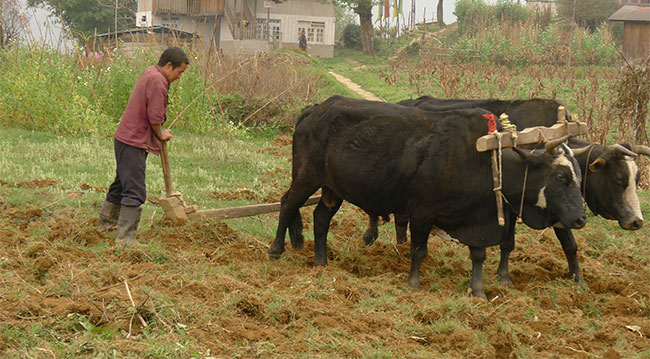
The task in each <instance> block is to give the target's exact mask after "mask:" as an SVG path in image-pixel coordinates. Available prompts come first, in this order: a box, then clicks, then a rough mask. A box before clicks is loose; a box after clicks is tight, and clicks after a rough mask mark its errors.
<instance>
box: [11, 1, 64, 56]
mask: <svg viewBox="0 0 650 359" xmlns="http://www.w3.org/2000/svg"><path fill="white" fill-rule="evenodd" d="M18 2H19V3H20V4H21V6H22V8H23V11H24V14H25V16H26V17H27V22H28V23H29V28H28V29H27V30H26V31H24V33H23V38H24V39H25V40H27V41H28V42H38V43H40V44H47V45H49V46H52V47H54V48H60V49H70V48H71V43H70V41H69V40H67V38H66V37H65V36H63V35H64V31H63V30H62V29H61V24H60V23H59V21H58V19H56V18H53V17H51V16H49V11H47V10H46V9H43V8H29V7H27V1H26V0H18Z"/></svg>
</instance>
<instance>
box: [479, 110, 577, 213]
mask: <svg viewBox="0 0 650 359" xmlns="http://www.w3.org/2000/svg"><path fill="white" fill-rule="evenodd" d="M507 117H508V116H507V115H506V114H502V115H501V118H502V119H507ZM557 122H558V123H556V124H555V125H553V126H551V127H544V126H537V127H531V128H527V129H524V130H523V131H516V134H515V136H516V145H531V144H536V143H541V142H546V141H551V140H555V139H558V138H560V137H564V136H567V135H568V136H570V137H573V136H579V135H583V134H586V133H587V129H588V128H587V124H586V123H584V122H578V121H577V117H575V116H574V115H571V118H570V121H569V122H567V121H566V110H565V108H564V106H560V107H558V112H557ZM513 146H515V141H514V139H513V133H512V132H510V131H503V132H498V133H496V132H494V133H490V134H488V135H485V136H481V137H479V138H478V139H477V140H476V150H477V151H478V152H485V151H492V156H491V157H492V180H493V182H494V192H495V196H496V204H497V220H498V223H499V226H503V225H504V224H505V218H504V215H503V199H502V194H501V185H502V183H501V173H500V171H501V168H500V167H501V166H500V165H499V163H500V161H501V158H498V157H500V156H498V155H497V152H498V151H500V150H501V149H502V148H508V147H513ZM522 200H523V198H522Z"/></svg>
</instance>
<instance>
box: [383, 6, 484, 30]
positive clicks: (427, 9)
mask: <svg viewBox="0 0 650 359" xmlns="http://www.w3.org/2000/svg"><path fill="white" fill-rule="evenodd" d="M389 1H390V3H391V4H392V0H389ZM413 1H415V21H416V22H422V20H423V18H424V16H425V15H426V19H427V21H431V18H432V17H434V16H435V14H436V12H437V7H438V0H402V13H403V14H404V17H405V18H406V19H408V16H409V12H410V11H411V4H412V2H413ZM486 2H488V3H490V2H492V1H490V0H488V1H486ZM442 5H443V6H442V8H443V12H442V16H443V20H444V22H445V23H446V24H450V23H452V22H456V15H454V8H455V7H456V0H444V1H443V3H442ZM377 11H378V7H377V6H375V7H374V9H372V13H373V19H374V20H376V19H377V15H378V14H377ZM390 19H391V21H392V23H393V24H395V21H396V20H395V19H393V9H392V5H391V9H390ZM401 22H402V19H400V23H401Z"/></svg>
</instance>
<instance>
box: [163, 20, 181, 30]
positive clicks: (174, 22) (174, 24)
mask: <svg viewBox="0 0 650 359" xmlns="http://www.w3.org/2000/svg"><path fill="white" fill-rule="evenodd" d="M178 22H179V20H178V18H177V17H163V19H162V26H167V27H168V28H170V29H178Z"/></svg>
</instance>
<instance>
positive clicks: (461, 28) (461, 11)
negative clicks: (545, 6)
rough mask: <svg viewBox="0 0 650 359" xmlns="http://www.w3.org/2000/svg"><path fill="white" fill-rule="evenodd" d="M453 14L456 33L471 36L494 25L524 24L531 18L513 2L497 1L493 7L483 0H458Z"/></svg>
mask: <svg viewBox="0 0 650 359" xmlns="http://www.w3.org/2000/svg"><path fill="white" fill-rule="evenodd" d="M454 13H455V14H456V17H457V22H458V32H459V33H460V34H466V33H469V34H472V35H476V34H478V33H479V32H484V31H485V28H487V27H489V26H492V25H495V24H500V23H513V24H515V23H524V22H526V21H527V20H528V19H529V18H530V17H531V11H530V10H529V9H528V8H527V7H526V6H525V5H523V4H521V3H520V2H515V1H514V0H498V1H497V3H496V4H495V5H488V4H487V3H485V2H484V1H483V0H458V1H457V2H456V8H455V10H454Z"/></svg>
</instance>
